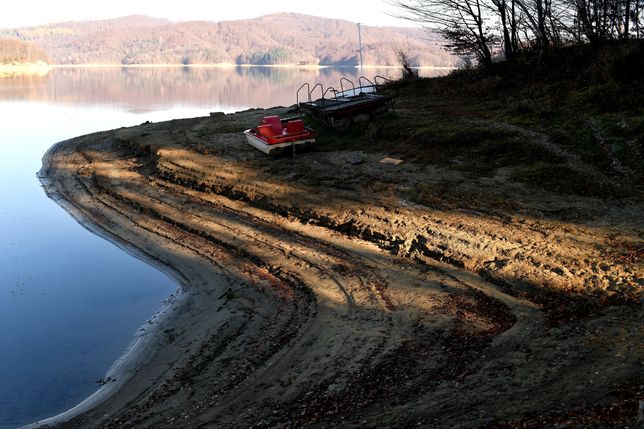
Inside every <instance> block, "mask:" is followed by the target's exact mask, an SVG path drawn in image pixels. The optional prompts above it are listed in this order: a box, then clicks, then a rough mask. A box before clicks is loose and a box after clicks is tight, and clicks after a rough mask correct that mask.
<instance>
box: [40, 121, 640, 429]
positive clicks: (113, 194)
mask: <svg viewBox="0 0 644 429" xmlns="http://www.w3.org/2000/svg"><path fill="white" fill-rule="evenodd" d="M269 113H284V112H283V111H282V110H279V109H275V110H271V111H268V112H267V111H262V110H251V111H247V112H241V113H236V114H234V115H223V114H213V115H212V116H211V117H205V118H194V119H186V120H175V121H169V122H164V123H158V124H142V125H141V126H138V127H132V128H122V129H118V130H114V131H107V132H101V133H96V134H92V135H88V136H83V137H79V138H76V139H72V140H69V141H66V142H63V143H61V144H59V145H57V146H56V147H55V148H53V149H52V150H51V151H50V152H49V153H48V154H47V156H46V158H45V165H44V168H43V170H42V172H41V174H42V175H43V176H44V177H45V178H46V179H45V184H46V190H47V192H48V194H49V195H50V196H52V197H53V198H55V199H56V201H58V202H59V203H60V204H61V205H63V207H65V208H66V209H67V210H68V211H69V212H70V213H71V214H72V215H73V216H74V217H75V218H76V219H77V220H79V222H81V223H82V224H84V225H86V226H87V227H88V228H90V229H91V230H92V231H94V232H96V233H98V234H100V235H101V236H103V237H105V238H107V239H109V240H111V241H114V242H116V243H117V244H119V245H121V246H122V247H124V248H126V249H129V251H131V252H134V253H135V254H136V255H137V256H139V257H142V258H144V259H146V260H148V261H150V262H152V263H154V264H155V265H158V266H160V267H164V268H163V269H165V270H168V272H170V273H171V274H172V275H173V276H174V277H175V278H176V279H177V280H178V283H179V284H180V292H179V294H178V295H177V296H176V297H173V299H171V300H169V303H168V305H167V307H166V308H164V309H163V310H162V311H161V313H159V317H156V318H155V319H154V320H153V321H152V323H151V324H150V327H149V328H148V329H147V330H146V332H145V334H144V335H142V336H141V337H140V338H139V341H138V343H137V346H136V347H135V349H134V350H133V351H132V352H131V353H129V354H128V355H126V356H125V358H124V359H123V360H122V361H120V362H119V363H118V364H117V365H116V366H115V367H114V368H113V370H112V371H111V373H110V374H109V377H110V378H109V379H107V380H108V381H107V383H106V385H105V386H103V389H102V392H103V393H101V394H100V395H99V396H97V397H95V398H94V399H93V400H90V401H88V402H87V403H85V404H84V406H83V407H82V408H79V409H76V410H75V412H74V413H72V414H67V415H63V416H61V417H60V418H58V419H57V420H55V421H49V422H47V424H49V425H55V426H56V427H60V428H84V427H103V428H112V427H119V428H120V427H133V428H134V427H136V428H140V427H147V428H163V427H173V428H174V427H186V428H188V427H190V428H194V427H230V428H232V427H301V426H318V427H338V426H344V427H411V426H414V427H416V426H421V427H445V428H448V427H449V428H453V427H463V428H476V427H552V426H555V425H557V424H560V425H562V426H561V427H602V425H603V426H606V427H625V426H628V427H636V425H637V424H638V408H639V407H641V404H642V400H643V399H644V396H643V388H644V386H643V385H644V378H643V376H642V372H641V365H642V358H643V357H644V354H643V350H642V344H644V332H643V329H642V326H643V324H642V315H643V312H642V286H643V284H644V281H643V280H642V279H643V277H644V276H643V274H644V270H643V266H642V262H641V256H642V255H641V254H640V253H641V252H640V250H638V249H641V242H642V237H643V235H644V224H643V222H644V221H643V219H642V218H641V213H643V212H644V210H643V209H644V207H642V203H641V201H636V200H634V201H625V202H622V203H620V204H611V202H607V201H602V200H600V199H596V198H586V197H570V196H566V197H562V196H558V195H555V194H550V193H547V192H545V191H543V192H535V191H533V190H529V189H525V188H522V187H520V186H517V185H516V184H512V183H506V182H504V179H503V177H502V176H499V177H495V178H493V179H481V180H471V181H469V182H468V181H467V180H464V181H462V182H461V183H462V192H461V193H459V194H458V198H455V197H454V196H453V195H452V196H448V195H446V196H445V198H443V199H440V200H437V201H435V203H431V202H430V203H428V205H420V204H417V203H414V202H413V201H412V200H411V199H410V198H409V192H410V189H413V188H414V186H415V185H416V184H417V183H419V182H426V181H428V180H429V181H432V180H433V181H439V180H440V179H444V178H446V177H448V176H449V178H450V179H453V175H454V174H455V173H454V172H453V171H448V170H441V169H440V168H436V167H431V166H430V167H428V166H420V165H416V164H413V163H409V162H402V163H400V164H396V163H383V162H381V161H382V160H383V158H385V155H382V154H381V155H379V154H373V153H362V152H355V151H352V152H349V151H339V152H322V151H316V150H313V151H310V152H305V153H298V154H296V156H295V157H293V158H291V157H282V158H276V159H270V158H267V157H265V156H264V155H263V154H261V153H260V152H258V151H255V150H253V149H251V148H250V147H249V146H248V145H247V143H246V142H245V140H244V137H243V136H242V135H241V133H240V131H241V130H243V129H244V127H246V126H247V125H248V124H249V123H250V124H252V123H255V122H256V121H257V120H258V118H260V117H262V116H265V115H267V114H269ZM399 114H402V115H404V112H400V113H399ZM403 161H404V160H403ZM500 195H501V196H502V198H501V197H500ZM464 196H466V197H464ZM566 425H567V426H566Z"/></svg>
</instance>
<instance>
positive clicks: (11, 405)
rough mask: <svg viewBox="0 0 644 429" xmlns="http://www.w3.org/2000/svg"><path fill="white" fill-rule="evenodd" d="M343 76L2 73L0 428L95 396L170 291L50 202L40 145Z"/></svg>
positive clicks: (306, 72)
mask: <svg viewBox="0 0 644 429" xmlns="http://www.w3.org/2000/svg"><path fill="white" fill-rule="evenodd" d="M367 74H368V76H373V75H375V74H381V75H383V76H387V77H396V76H392V75H395V74H396V71H395V70H369V71H368V72H367ZM342 76H346V77H349V78H350V79H352V80H355V81H357V78H358V75H357V71H356V70H355V69H324V70H310V69H282V68H231V69H218V68H120V67H117V68H96V69H91V68H64V69H54V70H51V71H49V72H48V73H46V74H43V75H26V76H25V75H22V76H9V77H0V429H8V428H15V427H18V426H20V425H23V424H26V423H30V422H32V421H36V420H39V419H42V418H46V417H50V416H52V415H54V414H57V413H59V412H62V411H65V410H66V409H68V408H70V407H72V406H74V405H76V404H77V403H78V402H80V401H81V400H82V399H84V398H85V397H87V396H88V395H90V394H91V393H93V392H94V391H95V390H96V389H97V387H98V385H97V380H99V379H101V378H102V377H103V376H104V374H105V372H106V371H107V370H108V369H109V367H110V366H111V365H112V363H113V362H114V361H115V360H116V359H117V358H118V357H119V356H120V355H121V354H122V353H123V351H124V350H125V349H126V348H127V346H128V344H129V343H130V341H131V340H132V338H133V335H134V333H135V332H136V330H137V328H139V327H140V326H141V325H143V324H144V323H145V322H146V320H147V319H149V317H150V316H151V315H152V314H153V313H155V312H156V311H157V310H158V309H159V308H160V306H161V305H162V301H163V300H164V299H165V298H167V297H168V296H169V295H170V294H171V293H173V291H174V290H175V289H176V285H175V284H174V283H173V281H172V280H171V279H169V278H167V277H166V276H165V275H164V274H162V273H161V272H159V271H157V270H156V269H154V268H152V267H151V266H149V265H146V264H145V263H143V262H141V261H139V260H137V259H135V258H133V257H132V256H130V255H128V254H126V253H125V252H123V251H122V250H120V249H118V248H117V247H116V246H114V245H112V244H110V243H109V242H107V241H105V240H103V239H101V238H99V237H97V236H95V235H93V234H91V233H90V232H88V231H87V230H85V229H84V228H83V227H81V226H80V225H79V224H77V223H76V222H75V221H74V220H73V219H72V218H71V217H70V216H69V215H68V214H67V213H66V212H65V211H64V210H62V209H61V208H60V207H59V206H58V205H57V204H56V203H54V202H53V201H51V200H49V199H48V198H47V197H46V195H45V193H44V192H43V190H42V188H41V186H40V182H39V181H38V178H37V177H36V172H37V171H38V170H39V169H40V167H41V159H42V156H43V155H44V153H45V152H46V150H47V149H48V148H49V147H50V146H51V145H52V144H53V143H55V142H58V141H61V140H64V139H67V138H71V137H74V136H78V135H81V134H86V133H90V132H93V131H98V130H104V129H112V128H118V127H120V126H126V125H128V126H129V125H136V124H139V123H142V122H145V121H148V120H149V121H153V122H155V121H161V120H167V119H174V118H182V117H194V116H205V115H208V113H209V112H211V111H225V112H233V111H237V110H242V109H246V108H250V107H271V106H275V105H291V104H294V103H295V93H296V91H297V89H298V88H299V87H300V85H301V84H302V83H304V82H309V83H316V82H322V83H324V85H325V86H328V85H332V86H336V85H337V83H338V82H339V80H340V78H341V77H342ZM251 125H252V124H251ZM249 150H250V149H249Z"/></svg>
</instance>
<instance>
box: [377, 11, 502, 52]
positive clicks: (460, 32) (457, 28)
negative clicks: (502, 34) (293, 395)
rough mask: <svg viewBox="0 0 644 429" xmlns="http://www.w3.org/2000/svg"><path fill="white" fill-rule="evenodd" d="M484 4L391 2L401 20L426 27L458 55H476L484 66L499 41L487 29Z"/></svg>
mask: <svg viewBox="0 0 644 429" xmlns="http://www.w3.org/2000/svg"><path fill="white" fill-rule="evenodd" d="M484 1H485V0H391V1H390V2H389V3H390V4H392V5H393V6H396V7H398V8H400V9H401V10H402V11H403V13H402V14H400V15H398V16H399V17H401V18H405V19H409V20H412V21H416V22H421V23H424V24H427V26H428V27H429V28H431V29H433V30H437V31H438V32H439V33H440V34H441V35H442V36H443V37H444V38H445V39H446V40H447V44H446V47H447V48H448V49H449V50H451V51H452V52H454V53H456V54H459V55H465V56H468V55H474V56H476V57H477V59H478V60H479V61H480V62H481V63H483V64H490V63H491V62H492V50H491V45H492V44H493V43H494V42H495V40H496V39H497V38H496V37H495V36H494V34H492V33H491V32H490V29H489V28H487V26H486V25H485V16H484V9H485V6H484V4H483V2H484Z"/></svg>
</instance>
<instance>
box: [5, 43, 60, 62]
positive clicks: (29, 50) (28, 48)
mask: <svg viewBox="0 0 644 429" xmlns="http://www.w3.org/2000/svg"><path fill="white" fill-rule="evenodd" d="M37 62H45V63H46V62H49V57H48V56H47V54H46V53H45V51H43V50H42V49H41V48H39V47H38V46H36V45H34V44H32V43H26V42H22V41H20V40H16V39H9V38H0V65H3V64H34V63H37Z"/></svg>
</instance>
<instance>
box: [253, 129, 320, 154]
mask: <svg viewBox="0 0 644 429" xmlns="http://www.w3.org/2000/svg"><path fill="white" fill-rule="evenodd" d="M244 135H245V136H246V140H248V143H249V144H250V145H251V146H253V147H254V148H256V149H259V150H260V151H262V152H264V153H265V154H267V155H277V154H280V153H282V152H285V151H288V150H292V148H293V147H298V146H308V145H310V144H313V143H315V138H309V139H303V140H296V141H294V142H288V143H278V144H266V142H264V140H262V139H260V138H259V137H256V136H255V135H253V133H251V131H250V129H248V130H246V131H244Z"/></svg>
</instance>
